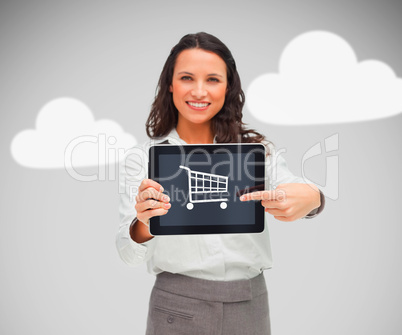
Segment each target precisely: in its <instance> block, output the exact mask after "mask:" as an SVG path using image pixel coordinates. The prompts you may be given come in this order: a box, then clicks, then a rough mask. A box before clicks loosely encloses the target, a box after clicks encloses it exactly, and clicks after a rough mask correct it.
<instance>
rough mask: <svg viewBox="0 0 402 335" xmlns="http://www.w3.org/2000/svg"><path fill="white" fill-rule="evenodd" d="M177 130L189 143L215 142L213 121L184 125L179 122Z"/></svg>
mask: <svg viewBox="0 0 402 335" xmlns="http://www.w3.org/2000/svg"><path fill="white" fill-rule="evenodd" d="M176 131H177V133H178V134H179V136H180V138H181V139H182V140H184V141H185V142H186V143H188V144H197V143H198V144H201V143H204V144H207V143H213V142H214V134H213V133H212V129H211V123H204V124H186V125H184V124H183V123H180V122H178V123H177V127H176Z"/></svg>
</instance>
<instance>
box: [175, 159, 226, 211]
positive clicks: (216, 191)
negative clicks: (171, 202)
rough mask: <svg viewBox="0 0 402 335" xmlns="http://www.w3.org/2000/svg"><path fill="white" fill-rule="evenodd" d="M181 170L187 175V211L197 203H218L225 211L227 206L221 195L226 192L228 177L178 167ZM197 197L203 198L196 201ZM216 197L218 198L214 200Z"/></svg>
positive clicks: (181, 166)
mask: <svg viewBox="0 0 402 335" xmlns="http://www.w3.org/2000/svg"><path fill="white" fill-rule="evenodd" d="M179 167H180V168H181V169H184V170H187V174H188V190H189V201H190V202H189V203H188V204H187V205H186V207H187V209H188V210H191V209H193V208H194V204H195V203H198V202H200V203H201V202H219V201H221V204H220V207H221V208H222V209H226V207H227V206H228V205H227V203H226V201H228V199H227V198H222V197H221V193H224V192H227V190H228V179H229V177H226V176H221V175H218V174H213V173H205V172H200V171H194V170H191V169H190V168H188V167H187V166H183V165H180V166H179ZM198 196H203V197H204V198H202V199H197V197H198ZM214 196H218V198H214Z"/></svg>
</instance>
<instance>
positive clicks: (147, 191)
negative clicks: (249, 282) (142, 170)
mask: <svg viewBox="0 0 402 335" xmlns="http://www.w3.org/2000/svg"><path fill="white" fill-rule="evenodd" d="M162 192H163V187H162V185H160V184H158V183H157V182H156V181H154V180H152V179H144V180H143V181H142V182H141V185H140V187H139V188H138V194H137V196H136V198H135V201H136V204H135V210H136V211H137V219H138V220H139V221H141V222H143V223H145V224H146V225H148V221H149V219H150V218H152V217H154V216H160V215H165V214H166V213H167V212H168V211H169V208H170V207H171V204H170V203H169V201H170V199H169V197H168V196H167V195H166V194H163V193H162Z"/></svg>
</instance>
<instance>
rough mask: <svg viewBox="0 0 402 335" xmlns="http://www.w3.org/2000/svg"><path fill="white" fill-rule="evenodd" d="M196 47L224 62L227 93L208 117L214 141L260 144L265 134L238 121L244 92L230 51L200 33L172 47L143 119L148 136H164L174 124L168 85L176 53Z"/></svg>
mask: <svg viewBox="0 0 402 335" xmlns="http://www.w3.org/2000/svg"><path fill="white" fill-rule="evenodd" d="M194 48H199V49H203V50H205V51H211V52H213V53H215V54H217V55H218V56H219V57H221V58H222V59H223V61H224V62H225V63H226V70H227V82H228V85H227V92H226V96H225V103H224V105H223V107H222V109H221V110H220V111H219V113H217V114H216V115H215V116H214V117H213V119H212V131H213V133H214V134H215V136H216V142H217V143H237V142H243V143H261V142H262V141H264V140H265V136H264V135H262V134H260V133H258V132H257V131H255V130H253V129H246V128H245V124H244V123H243V121H242V117H243V113H242V110H243V106H244V102H245V95H244V92H243V90H242V88H241V82H240V77H239V74H238V72H237V69H236V63H235V60H234V59H233V56H232V53H231V52H230V50H229V49H228V48H227V47H226V45H225V44H223V43H222V42H221V41H220V40H219V39H218V38H216V37H215V36H213V35H210V34H207V33H204V32H200V33H196V34H188V35H185V36H184V37H182V38H181V40H180V41H179V43H178V44H177V45H176V46H174V47H173V48H172V50H171V51H170V54H169V57H168V58H167V60H166V63H165V65H164V67H163V70H162V73H161V75H160V78H159V82H158V88H157V92H156V96H155V100H154V102H153V104H152V107H151V112H150V114H149V116H148V120H147V122H146V131H147V134H148V136H149V137H151V138H158V137H163V136H166V135H167V134H169V133H170V131H171V130H172V129H173V128H175V127H176V126H177V120H178V111H177V108H176V106H175V105H174V103H173V98H172V94H171V93H170V91H169V87H170V85H171V84H172V78H173V70H174V66H175V63H176V59H177V56H178V55H179V54H180V52H182V51H183V50H186V49H194Z"/></svg>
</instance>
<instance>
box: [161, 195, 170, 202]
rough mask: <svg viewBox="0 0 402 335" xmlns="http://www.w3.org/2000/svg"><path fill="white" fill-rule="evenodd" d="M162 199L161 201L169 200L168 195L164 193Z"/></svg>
mask: <svg viewBox="0 0 402 335" xmlns="http://www.w3.org/2000/svg"><path fill="white" fill-rule="evenodd" d="M162 200H163V201H169V200H170V199H169V197H168V196H167V195H164V196H163V197H162Z"/></svg>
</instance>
